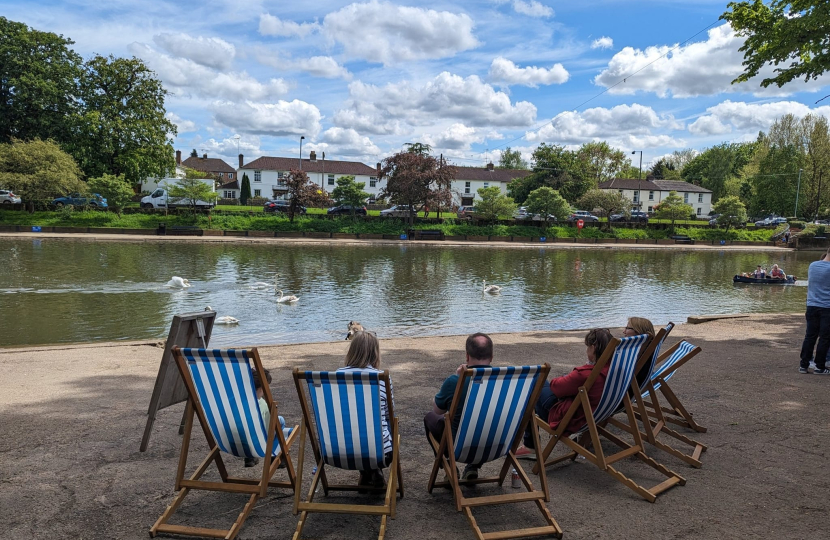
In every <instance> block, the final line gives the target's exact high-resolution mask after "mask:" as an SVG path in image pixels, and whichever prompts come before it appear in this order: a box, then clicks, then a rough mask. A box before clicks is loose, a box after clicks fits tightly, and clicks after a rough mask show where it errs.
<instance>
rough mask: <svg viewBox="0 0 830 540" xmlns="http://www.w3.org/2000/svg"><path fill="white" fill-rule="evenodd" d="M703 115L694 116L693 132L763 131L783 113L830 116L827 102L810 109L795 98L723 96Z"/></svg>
mask: <svg viewBox="0 0 830 540" xmlns="http://www.w3.org/2000/svg"><path fill="white" fill-rule="evenodd" d="M706 113H707V114H705V115H703V116H701V117H700V118H698V119H697V120H695V121H694V122H693V123H692V124H691V125H690V126H689V131H690V132H691V133H694V134H695V135H721V134H723V133H730V132H732V131H737V132H742V133H744V134H745V135H757V134H758V132H759V131H766V130H768V129H769V127H770V126H771V125H772V124H773V122H775V120H776V119H778V118H780V117H781V116H783V115H785V114H792V115H794V116H796V117H803V116H807V115H808V114H811V113H812V114H818V115H822V116H825V117H827V118H830V106H823V107H815V108H813V109H811V108H810V107H808V106H807V105H804V104H803V103H798V102H796V101H776V102H773V103H744V102H742V101H730V100H726V101H724V102H723V103H718V104H717V105H715V106H714V107H709V108H708V109H706Z"/></svg>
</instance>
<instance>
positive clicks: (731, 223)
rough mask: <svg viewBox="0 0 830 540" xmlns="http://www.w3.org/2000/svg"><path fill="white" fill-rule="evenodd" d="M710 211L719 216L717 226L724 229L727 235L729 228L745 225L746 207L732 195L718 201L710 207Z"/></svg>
mask: <svg viewBox="0 0 830 540" xmlns="http://www.w3.org/2000/svg"><path fill="white" fill-rule="evenodd" d="M712 210H714V211H715V212H717V213H718V214H720V216H719V217H718V225H720V226H721V227H726V232H727V233H728V232H729V229H730V228H731V227H738V226H740V225H741V224H743V223H746V206H745V205H744V203H742V202H741V200H740V199H739V198H738V197H735V196H734V195H730V196H728V197H723V198H722V199H720V200H719V201H718V202H716V203H715V204H713V205H712Z"/></svg>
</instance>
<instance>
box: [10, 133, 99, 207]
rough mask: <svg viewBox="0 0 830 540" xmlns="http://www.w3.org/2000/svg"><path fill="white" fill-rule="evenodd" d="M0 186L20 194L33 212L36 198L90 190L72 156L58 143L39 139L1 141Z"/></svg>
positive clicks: (38, 199) (42, 200)
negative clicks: (4, 142) (6, 142)
mask: <svg viewBox="0 0 830 540" xmlns="http://www.w3.org/2000/svg"><path fill="white" fill-rule="evenodd" d="M0 186H3V187H4V188H7V189H10V190H12V191H14V192H15V193H16V194H17V195H19V196H20V197H21V198H22V199H23V202H24V203H25V204H26V205H27V207H28V208H29V210H30V211H33V210H34V203H35V201H41V202H48V201H51V200H52V199H53V198H55V197H58V196H61V195H68V194H70V193H84V192H86V189H87V186H86V184H85V183H84V182H83V181H82V180H81V170H80V169H79V168H78V165H77V164H76V163H75V160H73V159H72V156H70V155H69V154H67V153H66V152H64V151H63V150H61V148H60V146H58V145H57V144H56V143H55V142H53V141H41V140H38V139H35V140H33V141H17V140H14V141H12V142H11V143H8V144H0Z"/></svg>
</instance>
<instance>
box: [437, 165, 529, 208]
mask: <svg viewBox="0 0 830 540" xmlns="http://www.w3.org/2000/svg"><path fill="white" fill-rule="evenodd" d="M531 172H532V171H528V170H525V169H497V168H495V167H494V166H493V164H492V163H488V164H487V166H486V167H456V172H455V180H453V181H452V187H451V190H452V193H453V202H454V203H455V204H457V205H460V206H471V205H473V204H475V199H476V198H478V199H480V197H478V189H479V188H486V187H498V188H499V189H500V190H501V192H502V193H507V184H509V183H510V181H511V180H513V179H514V178H524V177H525V176H527V175H529V174H530V173H531Z"/></svg>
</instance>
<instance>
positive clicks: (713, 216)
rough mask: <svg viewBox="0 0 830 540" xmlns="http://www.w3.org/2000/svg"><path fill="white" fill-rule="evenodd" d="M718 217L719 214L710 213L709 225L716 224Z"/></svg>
mask: <svg viewBox="0 0 830 540" xmlns="http://www.w3.org/2000/svg"><path fill="white" fill-rule="evenodd" d="M719 217H721V214H712V215H711V216H709V225H717V224H718V218H719Z"/></svg>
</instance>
